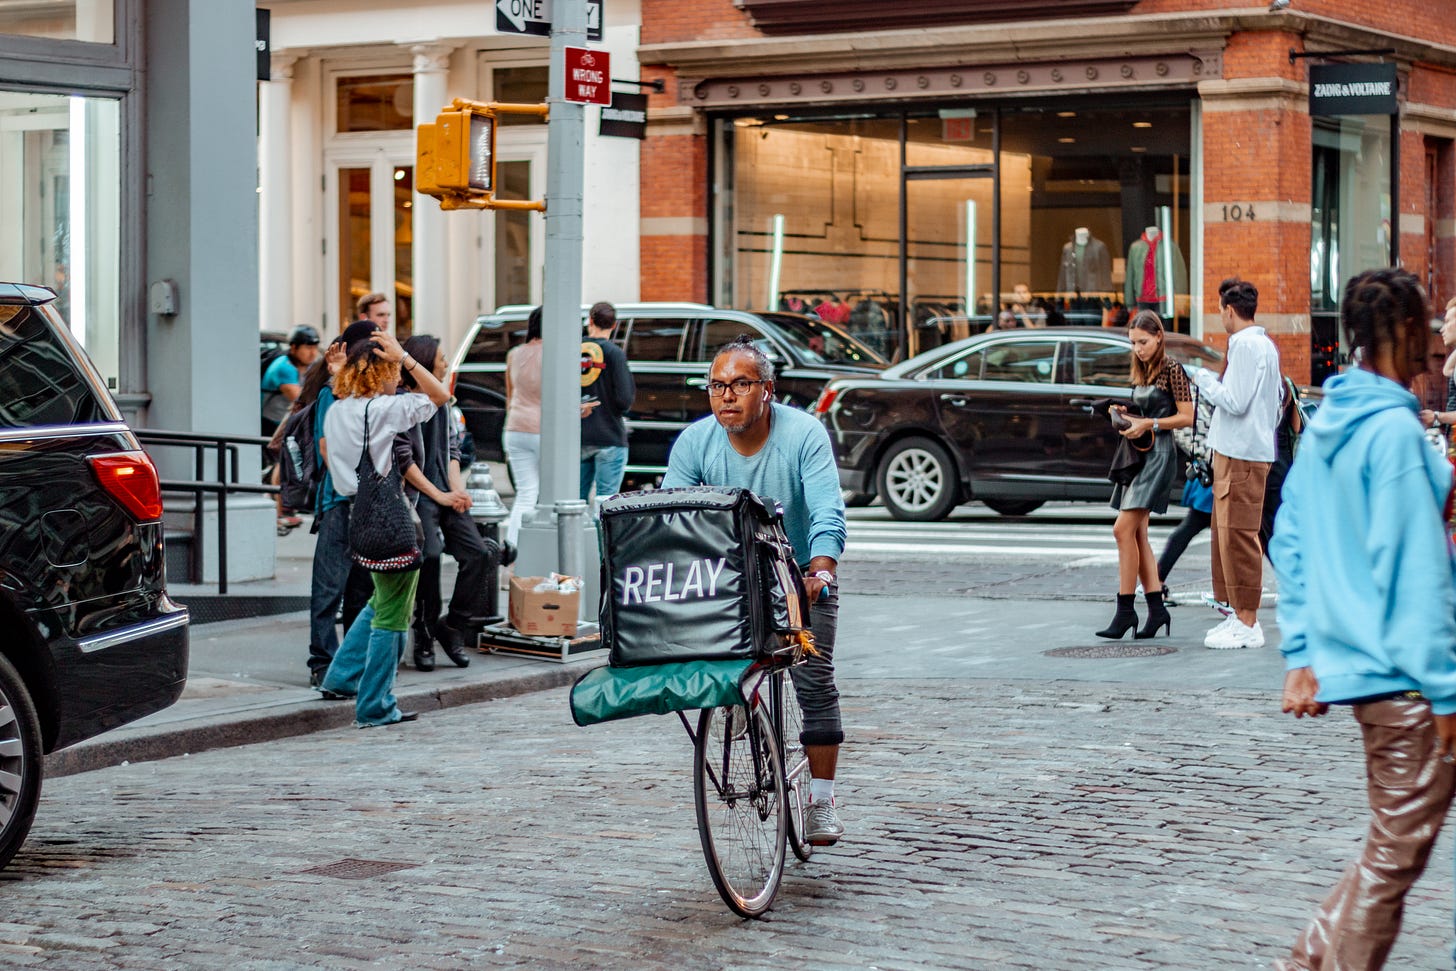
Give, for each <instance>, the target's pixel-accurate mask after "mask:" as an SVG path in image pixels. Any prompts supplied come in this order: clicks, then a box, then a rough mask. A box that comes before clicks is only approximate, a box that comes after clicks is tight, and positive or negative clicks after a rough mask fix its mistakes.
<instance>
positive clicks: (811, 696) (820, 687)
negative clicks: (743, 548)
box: [789, 583, 844, 745]
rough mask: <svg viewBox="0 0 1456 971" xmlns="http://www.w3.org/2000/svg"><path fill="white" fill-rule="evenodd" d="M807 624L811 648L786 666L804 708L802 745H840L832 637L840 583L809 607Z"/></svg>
mask: <svg viewBox="0 0 1456 971" xmlns="http://www.w3.org/2000/svg"><path fill="white" fill-rule="evenodd" d="M809 626H810V627H811V628H813V630H814V649H815V650H816V651H817V652H818V653H817V654H813V655H810V657H809V659H808V660H807V661H805V662H804V663H803V664H799V665H796V666H794V667H792V668H790V669H789V676H790V677H792V678H793V679H794V693H795V694H797V695H798V696H799V707H801V708H803V709H804V731H803V733H802V734H801V735H800V736H799V741H801V742H803V743H804V744H805V745H839V744H841V743H843V742H844V726H843V725H842V724H841V723H840V720H839V689H838V688H837V687H835V685H834V638H835V636H836V635H837V634H838V632H839V584H837V583H831V584H830V585H829V589H828V590H827V591H826V592H825V593H824V594H823V596H821V597H820V598H819V599H818V600H816V601H814V604H813V605H812V606H811V607H810V608H809Z"/></svg>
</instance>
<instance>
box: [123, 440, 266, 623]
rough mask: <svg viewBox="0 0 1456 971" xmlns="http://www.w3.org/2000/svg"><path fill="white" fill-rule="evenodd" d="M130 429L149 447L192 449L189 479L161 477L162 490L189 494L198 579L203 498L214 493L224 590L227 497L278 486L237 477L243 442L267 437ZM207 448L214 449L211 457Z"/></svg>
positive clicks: (222, 587)
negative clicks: (210, 457)
mask: <svg viewBox="0 0 1456 971" xmlns="http://www.w3.org/2000/svg"><path fill="white" fill-rule="evenodd" d="M134 431H135V433H136V437H137V440H138V441H140V442H141V443H142V444H143V445H145V446H146V447H147V449H148V450H149V451H150V450H152V449H153V448H185V449H191V450H192V474H193V478H192V479H191V480H190V481H186V480H179V479H163V480H162V482H161V486H162V493H163V494H164V495H165V494H167V493H171V494H173V495H179V494H180V495H190V496H192V553H193V564H194V575H195V576H194V578H195V579H198V580H200V579H201V572H202V570H201V564H202V555H203V543H202V521H203V513H204V505H205V502H204V500H205V498H206V497H207V496H209V495H212V496H216V497H217V592H218V594H219V595H221V594H225V593H227V586H228V580H227V576H228V569H227V556H228V552H227V551H228V543H227V528H228V527H227V499H228V496H229V495H233V494H238V495H267V496H276V495H277V494H278V487H277V486H275V485H261V484H258V483H253V482H240V481H238V476H239V468H240V452H241V449H242V448H243V447H244V446H253V447H258V448H261V447H262V446H265V445H267V444H268V439H266V438H263V437H262V436H260V435H206V434H200V433H197V432H169V431H162V430H160V429H156V428H137V429H134ZM209 451H211V452H213V453H215V457H214V458H213V459H212V460H211V461H209V456H208V452H209ZM209 465H211V466H212V467H213V469H214V470H215V471H214V473H213V476H212V477H211V478H209V477H208V474H207V469H208V466H209Z"/></svg>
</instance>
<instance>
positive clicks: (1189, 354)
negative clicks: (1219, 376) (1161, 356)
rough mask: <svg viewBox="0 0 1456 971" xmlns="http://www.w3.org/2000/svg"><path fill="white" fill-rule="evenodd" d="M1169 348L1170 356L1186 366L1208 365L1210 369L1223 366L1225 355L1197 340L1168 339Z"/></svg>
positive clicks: (1215, 369)
mask: <svg viewBox="0 0 1456 971" xmlns="http://www.w3.org/2000/svg"><path fill="white" fill-rule="evenodd" d="M1167 348H1168V356H1169V357H1171V358H1172V359H1173V360H1175V361H1177V362H1178V363H1179V364H1182V365H1184V366H1185V367H1206V368H1208V369H1209V370H1210V371H1218V370H1220V369H1222V368H1223V355H1222V354H1220V353H1219V352H1218V351H1216V350H1214V349H1213V348H1212V347H1208V346H1206V345H1204V344H1200V343H1198V342H1197V341H1193V340H1181V341H1168V342H1167Z"/></svg>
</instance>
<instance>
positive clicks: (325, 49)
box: [258, 0, 641, 348]
mask: <svg viewBox="0 0 1456 971" xmlns="http://www.w3.org/2000/svg"><path fill="white" fill-rule="evenodd" d="M258 6H260V7H267V8H269V9H270V10H271V11H272V17H271V34H272V43H273V49H274V51H275V52H276V53H279V54H283V53H287V52H296V53H298V54H300V55H301V56H300V59H299V60H298V61H297V63H296V64H295V65H294V80H293V118H292V130H291V133H290V138H291V151H292V154H293V164H292V172H293V203H292V205H293V217H292V225H293V254H294V263H295V267H296V270H295V273H296V276H295V278H294V284H293V286H294V298H293V308H294V322H296V323H305V322H306V323H312V324H315V325H318V324H319V323H321V322H322V321H323V320H324V318H325V316H326V314H327V313H328V312H329V311H330V310H331V308H332V303H333V300H334V294H333V292H332V289H331V288H330V286H329V283H328V281H329V280H330V279H331V274H330V272H329V270H330V267H331V266H332V265H333V264H334V263H335V262H336V261H337V254H336V252H335V251H334V249H333V247H334V245H335V243H334V238H335V237H336V235H337V231H338V229H337V226H334V225H330V220H329V218H328V213H329V212H330V209H329V207H328V205H327V200H326V198H325V195H324V192H323V185H324V179H325V176H326V174H327V171H328V165H327V164H326V154H327V151H328V147H329V145H330V144H331V139H332V137H333V136H332V135H331V132H330V130H329V127H328V122H329V119H330V118H331V117H332V110H331V106H330V99H331V98H332V97H333V88H332V85H331V83H330V77H329V71H330V69H331V68H332V67H335V66H339V65H343V64H349V65H371V64H379V65H380V69H381V70H385V69H387V70H389V71H397V70H400V69H401V68H400V66H399V65H400V64H401V63H408V61H409V54H408V47H409V45H412V44H418V43H447V44H452V45H455V46H456V50H455V52H454V53H453V54H452V56H451V58H450V69H449V75H448V78H447V81H446V92H447V97H466V98H475V99H484V98H488V97H489V94H490V92H489V91H487V90H486V89H485V80H486V79H485V78H484V77H483V76H482V75H483V72H482V71H481V70H480V69H479V62H480V57H479V55H478V52H481V51H485V52H487V53H486V57H487V58H490V56H491V55H490V53H489V52H491V51H496V50H500V51H506V50H509V51H511V52H512V53H511V56H512V58H513V60H514V59H516V58H519V56H520V53H521V51H522V50H523V49H526V50H530V51H531V52H532V53H535V52H536V51H537V50H539V55H540V57H539V63H541V64H544V63H545V62H546V60H547V50H548V44H549V42H548V41H547V40H546V39H545V38H529V37H520V36H517V35H502V34H499V33H497V32H496V30H495V5H494V3H491V2H487V0H420V2H414V3H409V2H402V0H286V2H266V0H260V2H259V3H258ZM605 11H606V16H607V23H606V30H605V36H604V39H603V41H602V42H601V43H593V44H592V45H591V46H593V47H594V48H598V49H601V48H605V49H606V50H608V51H610V52H611V55H612V75H613V76H614V77H618V78H636V77H638V76H639V74H638V63H637V60H636V48H637V44H638V35H639V32H640V22H641V5H640V2H639V0H606V4H605ZM404 70H408V68H404ZM621 90H623V91H633V90H636V89H635V88H633V87H632V86H623V87H622V88H621ZM442 107H443V105H442ZM586 114H587V132H586V139H585V144H586V159H587V178H586V185H585V193H586V195H585V200H586V208H585V213H584V237H585V247H586V252H587V257H586V260H585V265H584V269H583V274H582V283H583V295H584V298H585V299H586V300H587V301H588V302H592V301H596V300H612V301H615V302H623V301H631V300H636V299H637V298H638V296H639V293H640V277H641V270H640V267H641V263H640V258H639V252H640V250H639V246H638V238H639V232H638V225H639V214H640V209H639V155H640V147H641V143H640V142H638V141H637V140H635V139H626V138H601V137H600V136H598V135H597V126H598V123H599V116H600V109H597V108H589V109H588V111H587V113H586ZM421 120H423V119H416V122H417V123H418V122H420V121H421ZM424 202H425V204H431V200H429V199H428V198H426V199H425V200H424ZM446 215H447V220H448V222H447V236H446V238H447V244H446V245H447V247H448V262H447V267H448V269H447V283H446V286H447V290H448V303H447V313H448V318H449V323H448V327H446V328H444V330H445V333H442V334H441V335H440V336H441V337H442V338H444V339H445V341H446V343H447V345H448V346H449V347H451V348H453V347H454V346H455V345H456V343H457V342H458V340H459V339H460V338H461V337H462V336H463V335H464V332H465V330H466V329H467V328H468V327H469V326H470V323H471V322H472V321H473V320H474V319H475V316H476V315H477V313H479V312H481V311H482V310H490V309H493V297H494V294H493V291H491V289H490V288H489V286H488V284H489V282H490V277H491V274H490V272H488V270H487V267H489V266H491V265H493V260H494V252H493V247H494V236H495V234H494V227H493V222H492V221H493V220H494V218H495V217H494V215H493V214H491V213H488V212H486V213H480V212H456V213H448V214H446ZM325 240H328V241H329V244H328V246H329V248H328V252H327V253H325V252H324V241H325ZM417 276H418V274H417ZM263 325H264V326H274V325H273V324H271V323H269V322H263ZM437 329H438V328H437Z"/></svg>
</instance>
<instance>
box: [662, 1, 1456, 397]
mask: <svg viewBox="0 0 1456 971" xmlns="http://www.w3.org/2000/svg"><path fill="white" fill-rule="evenodd" d="M1013 17H1014V18H1015V19H1012V18H1013ZM1335 51H1341V52H1348V51H1365V52H1377V51H1380V52H1388V53H1342V54H1331V56H1329V57H1319V56H1315V55H1318V54H1320V53H1321V52H1335ZM1291 55H1299V56H1291ZM1303 55H1309V56H1303ZM639 58H640V60H641V63H642V65H643V77H645V78H652V77H661V78H664V79H665V81H666V82H667V83H666V90H665V92H664V93H662V94H657V95H654V96H653V97H652V101H651V117H650V128H649V137H648V139H647V141H646V143H645V144H644V146H643V152H642V159H641V180H642V183H641V184H642V193H641V199H642V202H641V207H642V222H641V234H642V235H641V267H642V270H641V272H642V285H641V291H642V296H643V298H644V299H685V298H692V299H698V300H706V301H709V302H714V303H718V304H722V305H730V306H740V307H763V306H766V305H773V306H778V307H784V308H799V307H819V308H821V313H824V314H826V315H828V316H830V317H831V318H833V317H838V318H840V319H843V320H845V322H846V323H847V324H848V325H849V326H850V328H851V329H852V330H855V331H857V332H858V333H860V334H862V335H864V336H865V337H866V339H868V340H870V341H872V342H874V343H877V344H878V345H879V346H880V347H881V348H882V349H883V350H884V351H885V352H886V353H889V354H904V353H909V352H913V351H915V350H917V349H923V348H924V347H926V346H931V345H933V344H934V343H936V342H938V341H940V340H944V339H947V338H949V337H953V336H956V335H957V334H959V333H962V332H964V331H965V330H967V329H974V328H976V327H977V326H979V325H980V324H981V323H982V322H984V321H985V320H986V319H988V317H989V315H990V314H993V313H994V312H995V311H996V310H997V309H999V308H1001V307H1004V306H1007V305H1009V304H1012V303H1022V304H1023V305H1027V306H1028V307H1029V304H1028V301H1027V297H1028V293H1027V291H1029V292H1030V296H1031V298H1032V302H1035V303H1037V304H1038V306H1039V309H1038V310H1036V311H1035V312H1037V313H1052V314H1061V315H1063V316H1064V317H1066V318H1067V319H1068V320H1069V321H1071V322H1078V321H1090V320H1104V319H1109V318H1110V317H1111V315H1112V312H1113V311H1114V310H1115V308H1116V307H1117V306H1118V305H1125V306H1130V307H1132V308H1134V309H1135V308H1136V307H1137V306H1138V305H1140V304H1141V305H1144V306H1150V307H1154V308H1156V309H1158V310H1159V311H1160V312H1161V313H1162V314H1163V315H1164V317H1165V318H1166V319H1168V320H1169V321H1170V322H1172V324H1173V325H1174V326H1176V327H1177V328H1178V329H1180V330H1189V331H1192V332H1193V333H1195V334H1200V333H1204V334H1206V336H1208V337H1209V339H1211V340H1215V341H1218V340H1221V339H1222V330H1221V327H1220V326H1219V324H1218V321H1217V310H1218V307H1217V286H1218V282H1219V281H1220V280H1221V279H1223V278H1224V277H1227V276H1232V275H1240V276H1243V277H1246V278H1248V279H1250V280H1252V281H1253V282H1254V283H1255V284H1256V285H1257V286H1258V287H1259V291H1260V294H1261V307H1260V317H1261V320H1262V323H1263V324H1264V325H1265V326H1266V327H1267V328H1268V329H1269V331H1270V332H1271V334H1273V335H1274V336H1275V338H1276V340H1277V341H1278V342H1279V344H1280V348H1281V351H1282V354H1283V360H1284V365H1285V369H1286V370H1287V372H1288V373H1289V374H1290V375H1291V376H1293V377H1295V378H1296V379H1299V380H1308V379H1311V378H1314V379H1316V380H1317V379H1319V378H1321V377H1322V376H1323V374H1324V373H1326V372H1327V371H1328V369H1329V368H1330V367H1332V366H1333V365H1334V364H1335V362H1336V360H1337V358H1338V341H1339V338H1338V334H1337V327H1336V326H1335V324H1336V321H1337V314H1336V311H1337V309H1338V302H1339V295H1340V291H1341V288H1342V287H1343V284H1344V282H1345V281H1346V280H1348V279H1349V278H1350V276H1352V275H1353V274H1354V273H1356V272H1358V271H1360V270H1363V269H1367V268H1370V267H1374V266H1385V265H1389V264H1390V263H1391V262H1392V260H1394V259H1398V260H1399V261H1400V262H1401V263H1402V264H1403V265H1404V266H1405V267H1407V268H1409V269H1410V270H1412V271H1413V272H1415V273H1417V274H1418V275H1420V276H1421V278H1422V279H1423V280H1425V281H1426V282H1427V285H1428V287H1429V289H1430V290H1431V294H1432V298H1433V300H1435V301H1437V302H1438V305H1439V304H1443V303H1444V301H1445V300H1446V299H1448V298H1449V297H1451V296H1456V198H1453V193H1456V150H1453V146H1456V142H1453V139H1456V13H1452V12H1451V11H1450V10H1449V9H1447V5H1446V4H1441V3H1432V2H1429V0H1293V2H1292V3H1291V4H1290V5H1289V6H1288V7H1286V8H1285V9H1283V10H1280V11H1273V12H1271V11H1269V10H1268V3H1267V0H1253V2H1251V0H1015V2H1012V0H922V2H919V3H915V4H908V3H907V4H886V3H884V2H882V0H642V33H641V46H640V48H639ZM1324 65H1366V67H1364V68H1357V69H1356V71H1355V74H1354V79H1355V80H1357V81H1361V82H1362V83H1361V84H1360V85H1356V86H1355V87H1353V88H1352V87H1348V86H1347V87H1345V88H1344V89H1340V88H1330V87H1328V86H1326V87H1324V88H1322V90H1329V91H1334V92H1336V93H1339V92H1340V91H1341V90H1343V92H1344V93H1346V94H1349V93H1351V92H1354V93H1356V94H1357V95H1358V94H1367V93H1374V94H1379V93H1380V92H1381V91H1383V90H1384V89H1383V88H1382V86H1381V84H1380V83H1379V82H1376V83H1370V82H1369V81H1368V79H1369V78H1376V79H1378V78H1380V77H1382V76H1387V74H1388V73H1393V75H1394V78H1395V79H1396V82H1397V83H1396V85H1395V86H1394V97H1393V99H1392V98H1384V99H1382V98H1378V97H1376V98H1370V99H1361V98H1359V97H1357V98H1355V99H1354V100H1353V101H1351V100H1348V99H1347V100H1346V101H1345V102H1343V103H1339V101H1338V99H1336V101H1323V100H1322V101H1321V102H1320V103H1319V104H1318V105H1316V106H1315V108H1314V111H1313V113H1312V110H1311V97H1310V78H1311V71H1312V69H1315V68H1316V66H1324ZM1382 101H1384V102H1388V103H1385V104H1382ZM1347 112H1355V113H1347ZM1392 112H1393V113H1392ZM1023 288H1024V289H1023ZM1036 298H1040V300H1039V301H1037V300H1036Z"/></svg>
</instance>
